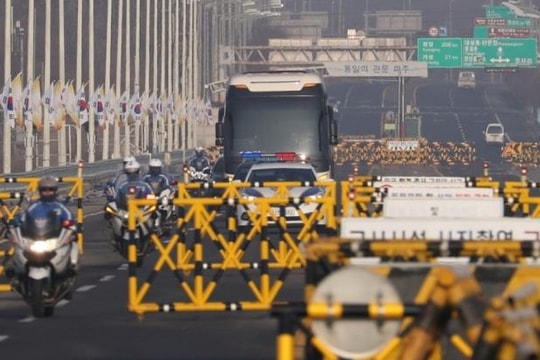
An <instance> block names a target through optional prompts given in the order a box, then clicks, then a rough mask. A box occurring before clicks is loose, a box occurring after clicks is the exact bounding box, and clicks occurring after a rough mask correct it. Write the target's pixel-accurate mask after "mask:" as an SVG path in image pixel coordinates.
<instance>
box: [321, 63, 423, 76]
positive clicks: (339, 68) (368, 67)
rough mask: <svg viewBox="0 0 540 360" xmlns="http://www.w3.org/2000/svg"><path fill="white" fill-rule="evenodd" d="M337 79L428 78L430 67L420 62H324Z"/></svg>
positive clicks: (330, 73) (331, 74) (329, 72)
mask: <svg viewBox="0 0 540 360" xmlns="http://www.w3.org/2000/svg"><path fill="white" fill-rule="evenodd" d="M323 64H324V67H325V68H326V70H327V71H328V74H329V75H330V76H336V77H424V78H425V77H427V76H428V65H427V63H425V62H419V61H332V62H324V63H323Z"/></svg>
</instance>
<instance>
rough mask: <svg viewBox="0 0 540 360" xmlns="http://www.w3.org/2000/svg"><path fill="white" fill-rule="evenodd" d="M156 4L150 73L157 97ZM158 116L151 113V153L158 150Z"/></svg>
mask: <svg viewBox="0 0 540 360" xmlns="http://www.w3.org/2000/svg"><path fill="white" fill-rule="evenodd" d="M157 13H158V5H157V1H154V32H153V34H154V36H153V37H154V59H153V69H154V71H153V74H152V80H153V82H152V84H153V87H154V95H155V96H156V98H157V97H159V87H158V77H157V71H156V70H157V68H158V59H157V52H158V27H157V24H158V16H157ZM158 121H159V119H158V116H156V112H154V113H153V114H152V153H154V152H157V151H159V148H158Z"/></svg>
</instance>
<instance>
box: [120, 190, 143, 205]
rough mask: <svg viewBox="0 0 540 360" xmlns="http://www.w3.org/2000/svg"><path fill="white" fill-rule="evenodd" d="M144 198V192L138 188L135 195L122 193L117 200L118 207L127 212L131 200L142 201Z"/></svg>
mask: <svg viewBox="0 0 540 360" xmlns="http://www.w3.org/2000/svg"><path fill="white" fill-rule="evenodd" d="M143 197H144V196H143V195H142V190H141V189H139V188H138V187H137V188H136V189H135V192H134V193H130V194H127V193H126V192H123V191H120V192H119V193H118V196H117V198H116V205H118V208H120V209H124V210H127V207H128V206H127V205H128V201H129V200H130V199H142V198H143Z"/></svg>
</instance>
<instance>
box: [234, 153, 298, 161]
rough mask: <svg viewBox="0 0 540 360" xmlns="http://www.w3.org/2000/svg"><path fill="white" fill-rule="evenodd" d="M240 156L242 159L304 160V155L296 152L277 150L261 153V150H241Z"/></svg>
mask: <svg viewBox="0 0 540 360" xmlns="http://www.w3.org/2000/svg"><path fill="white" fill-rule="evenodd" d="M240 156H241V157H242V160H249V161H260V162H263V161H268V162H275V161H304V160H305V159H306V157H305V155H303V154H297V153H295V152H286V151H278V152H275V153H263V152H262V151H241V152H240Z"/></svg>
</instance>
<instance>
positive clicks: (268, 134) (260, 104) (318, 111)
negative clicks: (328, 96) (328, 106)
mask: <svg viewBox="0 0 540 360" xmlns="http://www.w3.org/2000/svg"><path fill="white" fill-rule="evenodd" d="M264 95H266V96H260V95H259V96H248V97H243V98H241V99H236V101H235V102H233V103H229V106H230V107H229V109H228V111H229V116H230V121H231V129H230V131H231V139H232V141H231V143H230V148H229V151H232V152H233V153H239V152H240V151H245V150H261V151H263V152H276V151H291V152H296V153H303V154H314V153H318V152H321V151H322V149H321V136H320V135H323V138H324V137H325V136H326V134H320V130H321V129H325V127H324V126H321V124H320V120H321V118H322V114H323V108H322V101H321V99H320V98H316V97H311V96H287V97H283V96H268V93H265V94H264ZM323 131H325V130H323Z"/></svg>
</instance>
